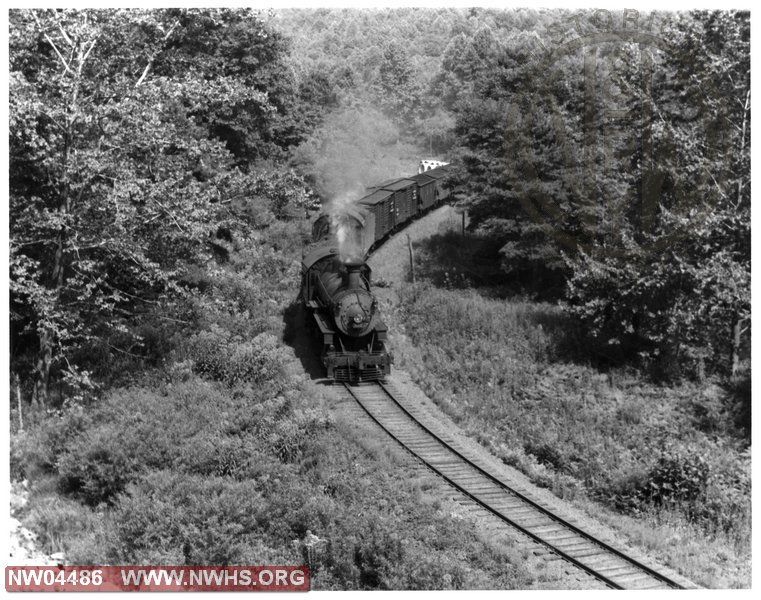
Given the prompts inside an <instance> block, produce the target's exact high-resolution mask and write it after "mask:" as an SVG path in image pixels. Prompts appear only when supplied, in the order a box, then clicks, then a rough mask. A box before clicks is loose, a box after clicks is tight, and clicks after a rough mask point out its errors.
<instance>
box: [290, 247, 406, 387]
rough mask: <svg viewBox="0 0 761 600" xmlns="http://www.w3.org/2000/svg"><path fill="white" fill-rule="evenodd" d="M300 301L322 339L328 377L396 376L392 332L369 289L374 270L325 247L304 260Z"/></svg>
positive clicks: (361, 260)
mask: <svg viewBox="0 0 761 600" xmlns="http://www.w3.org/2000/svg"><path fill="white" fill-rule="evenodd" d="M301 267H302V280H301V299H302V302H303V304H304V306H305V307H306V310H307V323H308V324H309V326H310V327H311V328H312V329H316V330H317V332H318V334H319V336H320V338H321V341H322V352H321V357H322V362H323V364H324V365H325V367H326V368H327V375H328V378H329V379H333V380H336V381H350V382H357V381H376V380H379V379H383V378H384V377H385V376H386V375H388V374H389V373H390V372H391V363H392V362H393V357H392V355H391V354H390V353H389V352H388V350H387V349H386V339H387V332H388V329H387V327H386V325H385V324H384V323H383V321H382V320H381V318H380V314H379V312H378V302H377V300H376V299H375V297H374V296H373V294H372V292H371V291H370V273H371V271H370V267H369V266H368V265H367V263H366V262H365V261H364V259H362V258H360V257H357V256H348V257H344V256H342V255H341V253H340V252H339V251H338V249H337V248H334V247H331V246H330V245H320V246H317V247H315V248H313V249H312V250H311V251H310V252H309V253H307V254H305V255H304V258H303V260H302V264H301Z"/></svg>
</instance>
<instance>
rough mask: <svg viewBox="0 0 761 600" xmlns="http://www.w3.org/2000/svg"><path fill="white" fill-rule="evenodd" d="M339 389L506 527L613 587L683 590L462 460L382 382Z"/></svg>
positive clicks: (461, 454)
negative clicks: (506, 525)
mask: <svg viewBox="0 0 761 600" xmlns="http://www.w3.org/2000/svg"><path fill="white" fill-rule="evenodd" d="M344 389H346V390H347V392H348V393H349V394H350V395H351V397H352V398H353V399H354V400H356V402H357V403H358V404H359V405H360V406H361V407H362V408H363V409H364V410H365V412H366V413H367V414H368V415H369V416H370V418H371V419H372V420H373V421H375V422H376V423H377V424H378V425H379V426H380V427H381V428H382V429H383V430H384V431H386V433H388V434H389V435H390V436H391V437H392V438H393V439H394V440H396V441H397V442H398V443H399V444H401V445H402V446H403V447H404V448H405V449H406V450H407V451H409V452H410V453H411V454H412V455H414V456H415V457H417V458H418V459H419V460H421V461H422V462H423V463H424V464H425V465H426V466H427V467H428V468H429V469H431V470H432V471H433V472H435V473H436V474H438V475H439V476H440V477H442V478H444V479H445V480H446V481H447V482H448V483H449V484H450V485H451V486H453V487H454V488H456V489H457V490H459V491H460V492H461V493H462V494H464V495H465V496H466V497H468V498H469V499H471V500H472V501H473V502H476V503H477V504H479V505H480V506H482V507H483V508H485V509H486V510H487V511H489V512H490V513H492V514H493V515H495V516H496V517H498V518H499V519H500V520H502V521H504V522H505V523H507V524H508V525H510V526H511V527H513V528H515V529H517V530H518V531H520V532H521V533H523V534H525V535H526V536H528V537H529V538H531V539H533V540H534V541H535V542H537V543H539V544H541V545H543V546H545V547H547V548H548V549H550V550H551V551H552V552H554V553H555V554H557V555H558V556H560V557H561V558H563V559H564V560H566V561H568V562H569V563H571V564H573V565H575V566H577V567H578V568H580V569H582V570H584V571H586V572H587V573H588V574H590V575H591V576H592V577H594V578H596V579H598V580H599V581H601V582H603V583H604V584H606V585H608V586H609V587H611V588H614V589H684V587H685V586H683V585H681V584H680V583H677V582H676V581H674V580H673V579H671V578H670V577H667V576H666V575H664V574H662V573H660V572H658V571H657V570H656V569H654V568H652V567H650V566H648V565H645V564H643V563H642V562H640V561H639V560H637V559H635V558H632V557H631V556H628V555H627V554H625V553H624V552H622V551H620V550H617V549H616V548H614V547H612V546H610V545H609V544H607V543H605V542H603V541H602V540H600V539H598V538H596V537H594V536H593V535H591V534H589V533H587V532H585V531H583V530H582V529H580V528H579V527H577V526H576V525H573V524H572V523H569V522H568V521H567V520H565V519H563V518H561V517H559V516H558V515H557V514H555V513H554V512H553V511H552V510H551V509H549V508H547V507H545V506H542V505H541V504H539V503H537V502H536V501H534V500H532V499H530V498H528V497H527V496H526V495H525V494H523V493H521V492H520V491H519V490H517V489H516V487H515V486H511V485H510V484H509V483H506V482H505V481H503V480H502V479H500V478H499V477H497V476H495V475H493V474H491V473H490V472H489V471H487V470H486V469H485V468H484V467H482V466H479V465H478V464H476V462H475V459H473V458H468V457H467V456H465V454H464V452H466V451H464V450H458V449H456V448H455V447H454V446H453V442H448V441H446V440H445V439H442V437H441V436H440V435H438V434H436V433H435V432H434V431H433V430H432V429H431V428H429V427H428V426H427V425H426V424H425V423H423V422H422V420H421V418H419V417H417V416H415V415H414V414H413V413H414V412H416V411H415V410H414V409H412V408H411V407H409V406H407V405H406V404H405V402H404V400H403V399H399V398H397V396H396V395H395V394H394V393H393V392H392V391H391V390H390V389H389V388H388V387H387V386H386V385H384V384H383V383H373V384H364V385H359V386H351V385H348V384H344Z"/></svg>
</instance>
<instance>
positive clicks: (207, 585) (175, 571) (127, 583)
mask: <svg viewBox="0 0 761 600" xmlns="http://www.w3.org/2000/svg"><path fill="white" fill-rule="evenodd" d="M5 590H6V591H8V592H84V591H90V592H94V591H99V592H177V591H183V592H190V591H197V592H242V591H246V592H256V591H260V592H306V591H309V569H308V568H307V567H293V566H257V567H253V566H246V567H180V566H177V567H159V566H151V567H146V566H143V567H127V566H119V567H114V566H108V567H106V566H103V567H26V566H25V567H22V566H18V567H6V568H5Z"/></svg>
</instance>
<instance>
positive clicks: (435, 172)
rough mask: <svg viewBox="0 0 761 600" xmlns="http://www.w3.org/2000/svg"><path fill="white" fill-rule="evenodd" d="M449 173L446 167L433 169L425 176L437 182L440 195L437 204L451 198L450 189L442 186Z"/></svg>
mask: <svg viewBox="0 0 761 600" xmlns="http://www.w3.org/2000/svg"><path fill="white" fill-rule="evenodd" d="M448 171H449V169H448V168H447V167H446V166H444V167H436V168H435V169H431V170H429V171H426V172H425V174H426V175H427V176H428V177H431V178H433V179H435V180H436V192H437V194H438V197H437V198H436V202H444V201H445V200H447V199H448V198H449V196H450V191H449V189H448V188H445V187H444V186H443V185H442V183H443V180H444V178H445V177H446V176H447V174H448Z"/></svg>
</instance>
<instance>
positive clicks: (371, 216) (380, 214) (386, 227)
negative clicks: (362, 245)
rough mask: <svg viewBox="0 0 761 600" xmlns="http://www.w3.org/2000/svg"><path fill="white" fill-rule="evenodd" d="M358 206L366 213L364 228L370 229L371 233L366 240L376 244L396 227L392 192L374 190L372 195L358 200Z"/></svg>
mask: <svg viewBox="0 0 761 600" xmlns="http://www.w3.org/2000/svg"><path fill="white" fill-rule="evenodd" d="M359 204H360V205H361V206H363V207H364V208H365V209H366V211H367V214H366V215H365V227H369V228H372V232H370V233H369V234H367V235H366V238H367V239H372V241H373V242H377V241H378V240H379V239H381V238H383V237H385V236H386V234H388V232H389V231H391V230H392V229H393V228H394V227H396V210H395V207H394V193H393V192H389V191H388V190H376V191H374V192H373V193H372V194H368V195H367V196H365V197H364V198H360V200H359Z"/></svg>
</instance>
